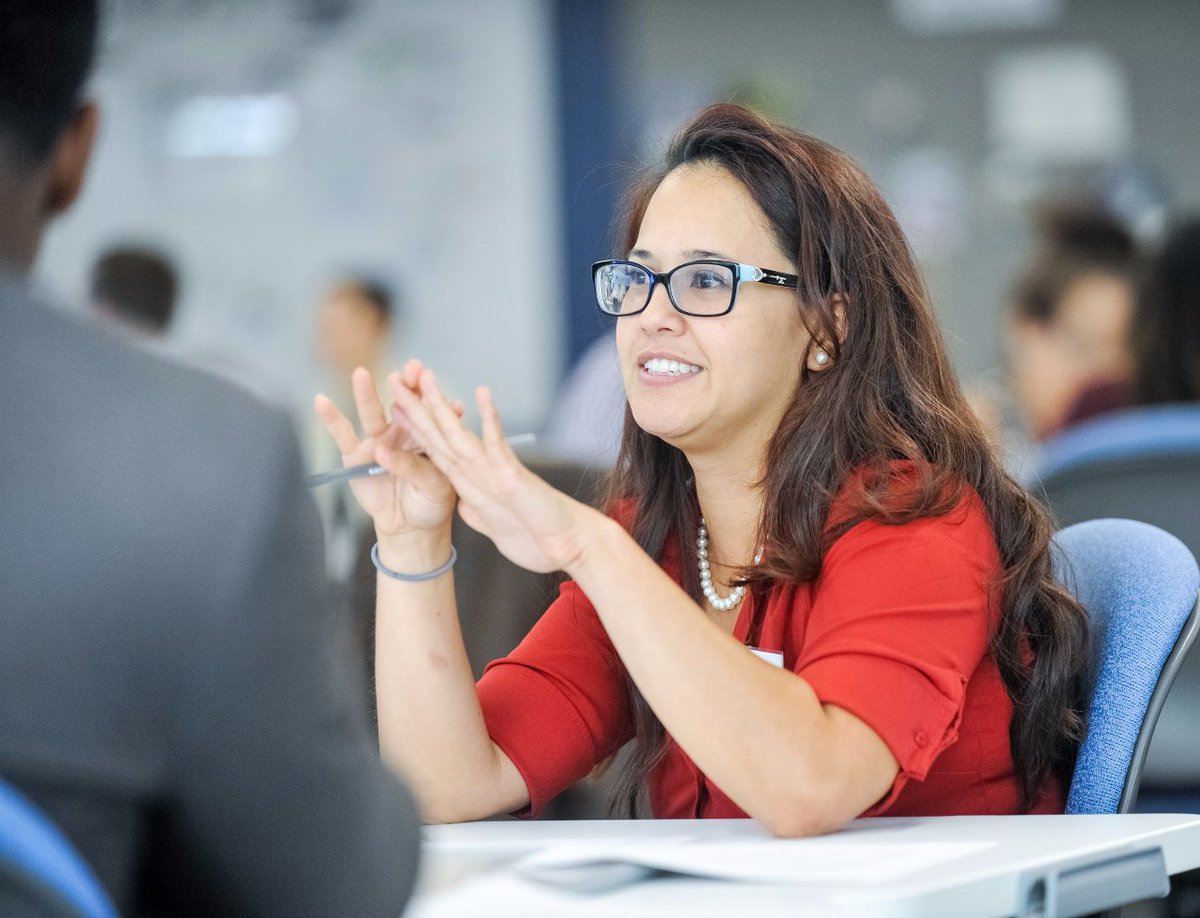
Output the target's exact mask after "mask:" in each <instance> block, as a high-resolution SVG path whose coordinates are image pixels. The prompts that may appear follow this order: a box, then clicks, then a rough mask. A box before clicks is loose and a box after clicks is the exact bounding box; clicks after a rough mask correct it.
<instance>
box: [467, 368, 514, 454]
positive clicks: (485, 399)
mask: <svg viewBox="0 0 1200 918" xmlns="http://www.w3.org/2000/svg"><path fill="white" fill-rule="evenodd" d="M475 404H476V405H477V406H478V408H479V419H480V423H481V425H482V426H481V429H482V431H483V446H484V449H485V450H487V453H488V455H489V456H490V457H491V458H492V459H503V460H507V459H513V458H515V455H514V454H513V451H512V447H510V446H509V445H508V441H507V440H505V439H504V430H503V428H501V426H500V414H499V412H497V411H496V403H495V402H493V401H492V390H491V389H489V388H488V387H487V386H479V387H478V388H477V389H476V390H475Z"/></svg>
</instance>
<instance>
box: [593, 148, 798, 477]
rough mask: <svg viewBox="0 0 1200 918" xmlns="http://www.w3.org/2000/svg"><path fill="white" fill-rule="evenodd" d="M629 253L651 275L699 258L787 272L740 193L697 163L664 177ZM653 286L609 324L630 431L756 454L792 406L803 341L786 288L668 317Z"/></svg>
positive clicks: (762, 289) (758, 214) (753, 287)
mask: <svg viewBox="0 0 1200 918" xmlns="http://www.w3.org/2000/svg"><path fill="white" fill-rule="evenodd" d="M628 257H629V258H630V259H632V260H634V261H637V262H640V263H641V264H644V265H645V266H646V267H648V268H649V269H651V270H652V271H655V272H665V271H669V270H671V269H672V268H674V267H675V266H676V265H678V264H681V263H683V262H685V261H692V260H695V259H698V258H719V259H723V260H728V261H735V262H741V263H743V264H751V265H757V266H758V267H761V268H766V269H771V270H776V271H785V272H788V273H795V271H796V268H795V265H794V263H793V262H792V260H791V258H790V257H789V256H788V255H787V254H786V253H784V252H782V251H780V249H779V247H778V245H777V244H776V242H775V237H774V235H773V234H772V232H771V228H770V224H769V223H768V221H767V217H766V215H765V214H764V213H763V212H762V210H761V209H760V208H759V206H758V204H757V203H755V201H754V199H753V198H752V197H751V196H750V193H749V191H747V190H746V188H745V186H743V185H742V183H741V182H739V181H738V180H737V179H736V178H734V177H733V176H732V175H731V174H730V173H729V172H727V171H726V170H724V169H722V168H720V167H719V166H714V165H708V164H689V165H685V166H681V167H679V168H678V169H675V170H674V171H673V172H671V173H670V174H668V175H667V177H666V178H665V179H664V180H663V182H662V184H660V185H659V186H658V188H657V190H656V191H655V192H654V195H653V197H651V199H650V202H649V205H648V206H647V208H646V213H645V215H644V216H643V218H642V223H641V226H640V228H639V230H638V237H637V242H636V243H635V245H634V247H633V251H631V252H630V253H629V254H628ZM661 286H662V285H658V286H656V288H655V290H654V295H653V297H651V300H650V304H649V305H648V306H647V307H646V309H645V311H643V312H641V313H638V314H637V315H633V316H625V317H622V318H619V319H618V320H617V330H616V337H617V351H618V353H619V355H620V360H621V374H622V379H623V380H624V383H625V393H626V395H627V396H628V398H629V405H630V408H631V410H632V411H633V417H634V419H635V420H636V421H637V423H638V426H640V427H641V428H642V429H643V430H645V431H646V432H648V433H651V434H654V435H655V436H658V437H661V438H662V439H663V440H665V441H666V442H668V443H670V444H671V445H673V446H676V447H678V448H679V449H681V450H683V451H684V452H685V453H688V454H692V453H697V454H698V453H709V452H712V451H714V450H720V449H724V448H729V447H735V448H743V449H744V448H745V447H750V446H758V447H759V448H760V449H761V447H765V445H766V443H767V441H768V440H769V439H770V437H771V435H772V434H774V432H775V430H776V428H777V427H778V426H779V422H780V420H781V419H782V418H783V415H784V412H785V411H786V409H787V406H788V404H789V403H790V402H791V400H792V396H793V394H794V392H795V387H796V384H797V382H798V381H799V378H800V372H801V363H802V361H803V360H804V356H805V351H806V349H807V347H808V342H809V335H808V332H807V331H806V330H805V328H804V326H803V324H802V323H801V321H800V310H799V308H798V306H797V302H796V295H795V291H793V290H790V289H786V288H780V287H771V286H769V285H766V284H759V283H743V284H742V285H741V287H740V289H739V290H738V292H737V300H736V303H735V305H734V308H733V311H732V312H729V313H727V314H726V315H723V316H713V317H702V318H700V317H691V316H685V315H683V314H681V313H680V312H678V311H677V310H675V309H674V308H673V307H672V305H671V302H670V300H669V299H668V297H667V291H666V289H665V288H664V289H659V287H661ZM672 362H673V363H674V364H677V365H678V366H673V365H672Z"/></svg>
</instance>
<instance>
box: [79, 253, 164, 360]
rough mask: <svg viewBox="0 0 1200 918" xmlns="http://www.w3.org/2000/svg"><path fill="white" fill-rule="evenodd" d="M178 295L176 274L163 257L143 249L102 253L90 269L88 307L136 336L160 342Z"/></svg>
mask: <svg viewBox="0 0 1200 918" xmlns="http://www.w3.org/2000/svg"><path fill="white" fill-rule="evenodd" d="M178 295H179V273H178V271H176V269H175V265H174V263H173V262H172V261H171V259H169V258H168V257H167V256H166V255H165V254H163V253H162V252H160V251H157V250H155V249H152V248H149V247H145V246H118V247H115V248H110V249H107V250H106V251H104V252H103V253H101V255H100V257H99V258H98V259H97V260H96V264H95V266H94V267H93V268H92V277H91V306H92V309H93V310H94V311H95V312H96V313H97V314H98V315H99V316H101V317H102V318H104V319H105V320H108V321H115V322H120V323H122V324H124V325H125V326H126V327H128V328H129V329H131V330H132V331H134V332H135V333H138V334H141V335H146V336H148V337H151V338H160V337H163V336H165V335H166V334H167V332H168V331H169V330H170V326H171V319H172V317H173V316H174V314H175V302H176V300H177V298H178Z"/></svg>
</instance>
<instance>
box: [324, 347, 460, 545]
mask: <svg viewBox="0 0 1200 918" xmlns="http://www.w3.org/2000/svg"><path fill="white" fill-rule="evenodd" d="M420 370H421V365H420V364H419V363H418V362H417V361H415V360H410V361H409V362H408V364H407V365H406V366H405V368H404V372H403V373H393V374H391V376H389V377H388V386H389V388H391V389H399V390H402V391H411V387H413V386H415V385H416V381H417V374H418V373H419V372H420ZM351 385H352V388H353V390H354V403H355V407H356V408H357V409H358V420H359V424H360V426H361V428H362V436H361V437H360V436H359V434H358V433H357V432H356V431H355V428H354V425H353V424H352V423H351V422H350V420H349V419H348V418H346V416H345V415H343V414H342V413H341V411H339V410H338V408H337V406H336V405H334V404H333V402H332V401H330V399H329V398H327V397H326V396H324V395H318V396H317V397H316V398H315V399H314V400H313V410H314V411H316V413H317V417H319V418H320V419H321V422H322V423H323V424H324V425H325V429H326V430H328V431H329V435H330V436H331V437H333V440H334V442H335V443H336V444H337V447H338V449H339V450H340V451H341V453H342V463H343V465H347V466H350V465H363V464H366V463H376V464H378V465H381V466H383V467H384V468H385V469H387V471H388V474H386V475H372V476H362V477H359V478H355V479H352V480H351V482H350V488H351V490H352V491H353V492H354V497H355V498H356V499H357V500H358V502H359V504H361V505H362V508H363V509H364V510H365V511H366V512H367V513H369V514H370V515H371V518H372V519H373V520H374V522H375V531H376V533H378V535H379V536H380V538H381V539H382V538H385V537H387V536H393V535H404V534H406V533H411V532H415V531H420V530H438V529H443V528H445V527H447V526H448V524H449V522H450V517H451V515H452V514H453V513H454V489H453V488H452V487H451V486H450V482H449V481H448V480H447V479H446V476H445V475H443V474H442V473H441V472H439V471H438V469H437V468H436V466H435V465H434V464H433V463H432V462H430V461H429V459H428V458H426V457H425V456H422V455H421V454H420V453H419V452H417V451H416V444H415V443H414V441H413V439H412V437H411V436H410V432H409V430H408V428H407V426H406V425H405V424H404V423H403V420H402V419H399V418H395V417H394V418H393V419H392V421H390V422H389V421H388V418H387V415H386V414H385V413H384V409H383V404H382V403H381V402H380V401H379V396H378V395H377V394H376V390H375V383H374V381H373V380H372V379H371V374H370V372H368V371H367V370H365V369H363V368H362V367H359V368H358V369H356V370H355V371H354V373H353V375H352V376H351ZM447 407H448V409H449V410H450V413H451V414H452V415H454V416H455V417H457V414H459V413H461V407H459V408H458V409H457V412H456V410H455V407H454V406H447Z"/></svg>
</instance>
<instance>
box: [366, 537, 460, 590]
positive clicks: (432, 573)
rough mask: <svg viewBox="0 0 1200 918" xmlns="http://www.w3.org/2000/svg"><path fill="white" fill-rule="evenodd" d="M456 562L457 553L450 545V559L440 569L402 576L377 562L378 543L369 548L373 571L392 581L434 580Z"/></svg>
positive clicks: (417, 581) (415, 581)
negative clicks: (373, 566)
mask: <svg viewBox="0 0 1200 918" xmlns="http://www.w3.org/2000/svg"><path fill="white" fill-rule="evenodd" d="M457 560H458V551H457V549H455V547H454V546H453V545H451V546H450V558H449V560H447V561H446V563H445V564H443V565H442V566H441V567H435V568H434V569H433V570H431V571H426V572H425V573H424V574H402V573H400V572H399V571H394V570H392V569H391V568H390V567H385V566H384V563H383V562H382V561H380V560H379V543H378V542H376V543H375V544H374V545H372V546H371V563H372V564H374V565H375V570H377V571H379V573H381V574H383V575H385V576H387V577H391V578H392V579H393V580H403V581H405V582H406V583H420V582H421V581H422V580H435V579H437V578H438V577H440V576H442V574H444V573H446V572H447V571H448V570H450V568H452V567H454V562H455V561H457Z"/></svg>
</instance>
